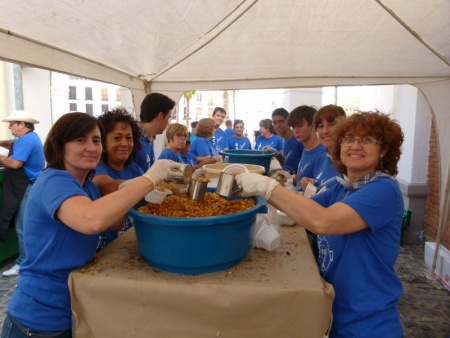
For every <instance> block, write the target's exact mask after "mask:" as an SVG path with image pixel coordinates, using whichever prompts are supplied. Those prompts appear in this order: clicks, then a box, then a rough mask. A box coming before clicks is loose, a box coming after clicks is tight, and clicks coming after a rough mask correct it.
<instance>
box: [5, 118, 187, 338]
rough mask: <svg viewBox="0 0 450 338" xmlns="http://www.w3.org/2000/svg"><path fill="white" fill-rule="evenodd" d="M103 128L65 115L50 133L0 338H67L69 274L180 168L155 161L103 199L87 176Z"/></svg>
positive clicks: (28, 209)
mask: <svg viewBox="0 0 450 338" xmlns="http://www.w3.org/2000/svg"><path fill="white" fill-rule="evenodd" d="M102 129H103V127H102V125H101V124H100V122H99V120H97V119H96V118H95V117H92V116H89V115H88V114H86V113H69V114H65V115H63V116H62V117H61V118H59V119H58V121H56V123H55V124H54V125H53V127H52V128H51V130H50V132H49V134H48V136H47V139H46V142H45V145H44V154H45V159H46V161H47V167H46V168H45V169H44V171H43V172H42V173H41V175H40V176H39V177H38V179H37V180H36V182H35V183H34V185H33V187H32V188H31V190H30V195H29V197H28V201H27V206H26V210H25V217H24V220H25V231H26V236H25V241H24V244H25V250H26V253H27V258H26V260H25V261H24V262H23V263H22V265H21V266H20V270H19V273H20V276H19V278H18V279H17V287H16V289H15V291H14V294H13V295H12V297H11V299H10V301H9V303H8V313H7V316H6V318H5V321H4V322H3V330H2V336H1V337H2V338H6V337H23V338H26V337H31V336H32V337H57V338H69V337H72V311H71V306H70V292H69V286H68V278H69V274H70V273H71V272H72V271H73V270H75V269H77V268H79V267H82V266H84V265H86V264H87V263H89V262H90V261H91V260H92V258H93V257H94V254H95V251H96V248H97V244H98V234H99V233H101V232H102V231H105V230H107V229H111V228H120V227H121V226H122V224H123V221H124V219H125V216H126V214H127V212H128V211H129V210H130V209H131V208H132V207H133V206H134V205H135V204H136V203H138V202H139V201H140V200H141V199H142V198H143V197H144V196H145V195H146V194H147V193H149V192H150V191H151V190H153V189H154V188H155V187H156V185H157V184H159V183H160V182H161V181H162V180H163V179H165V178H166V177H168V176H180V175H181V174H180V173H179V172H177V171H176V169H178V168H179V167H180V164H179V163H175V162H172V161H168V160H158V161H156V162H155V163H154V164H153V166H152V167H151V168H150V169H149V170H148V171H147V172H146V173H145V174H144V175H142V176H140V177H138V178H136V179H135V180H134V181H133V182H131V183H130V184H128V185H127V186H126V187H124V188H123V189H120V190H118V191H116V192H113V193H111V194H108V195H105V196H104V197H101V196H100V192H99V191H98V189H97V187H96V186H95V185H94V183H93V182H92V181H91V179H90V177H91V175H92V173H93V172H94V170H95V168H96V166H97V164H98V162H99V161H100V157H101V155H102V151H103V146H102V141H103V136H102Z"/></svg>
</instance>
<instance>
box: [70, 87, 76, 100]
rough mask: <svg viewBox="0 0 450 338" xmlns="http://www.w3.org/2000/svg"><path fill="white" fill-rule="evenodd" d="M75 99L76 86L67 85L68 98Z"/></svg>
mask: <svg viewBox="0 0 450 338" xmlns="http://www.w3.org/2000/svg"><path fill="white" fill-rule="evenodd" d="M76 99H77V87H75V86H69V100H76Z"/></svg>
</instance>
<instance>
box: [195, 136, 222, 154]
mask: <svg viewBox="0 0 450 338" xmlns="http://www.w3.org/2000/svg"><path fill="white" fill-rule="evenodd" d="M189 152H190V153H192V155H194V156H195V157H199V156H216V150H215V148H213V145H212V143H211V142H210V141H208V140H207V139H205V138H204V137H201V136H197V137H196V138H195V140H194V142H192V143H191V148H190V150H189Z"/></svg>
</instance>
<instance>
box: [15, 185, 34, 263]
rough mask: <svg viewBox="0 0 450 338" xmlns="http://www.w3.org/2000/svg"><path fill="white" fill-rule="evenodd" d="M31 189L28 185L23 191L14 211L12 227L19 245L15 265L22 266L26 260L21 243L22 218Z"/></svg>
mask: <svg viewBox="0 0 450 338" xmlns="http://www.w3.org/2000/svg"><path fill="white" fill-rule="evenodd" d="M31 187H32V185H31V184H28V186H27V188H26V189H25V193H24V194H23V197H22V200H21V201H20V205H19V208H18V209H17V211H16V220H15V224H14V225H15V227H16V233H17V241H18V243H19V257H17V259H16V264H17V265H20V264H22V263H23V261H24V260H25V258H27V254H26V252H25V246H24V243H23V216H24V214H25V206H26V204H27V200H28V194H29V193H30V189H31Z"/></svg>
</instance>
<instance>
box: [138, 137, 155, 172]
mask: <svg viewBox="0 0 450 338" xmlns="http://www.w3.org/2000/svg"><path fill="white" fill-rule="evenodd" d="M139 142H140V143H141V150H139V154H138V158H137V160H136V163H137V164H138V165H139V167H140V168H141V169H142V171H143V172H144V173H145V172H146V171H147V170H148V169H150V167H151V166H152V165H153V163H155V149H154V146H153V142H150V140H149V139H148V138H147V137H145V136H142V135H141V137H140V138H139Z"/></svg>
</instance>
